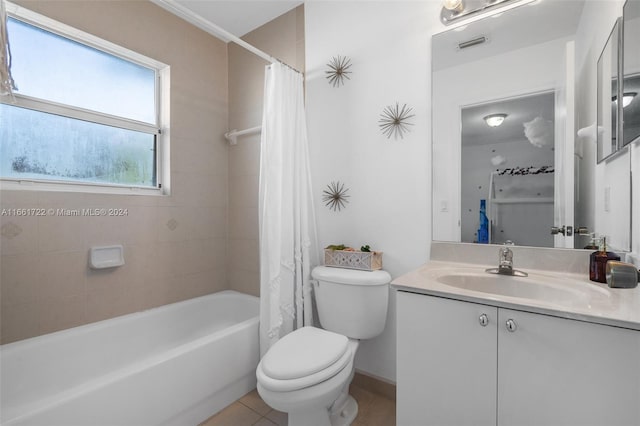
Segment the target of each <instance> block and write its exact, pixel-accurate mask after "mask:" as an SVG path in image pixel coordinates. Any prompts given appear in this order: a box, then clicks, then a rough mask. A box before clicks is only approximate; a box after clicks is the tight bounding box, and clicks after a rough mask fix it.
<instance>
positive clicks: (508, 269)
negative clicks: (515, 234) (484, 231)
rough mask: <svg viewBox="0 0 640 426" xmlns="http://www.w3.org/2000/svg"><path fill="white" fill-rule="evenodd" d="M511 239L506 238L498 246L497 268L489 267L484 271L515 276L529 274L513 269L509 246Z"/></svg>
mask: <svg viewBox="0 0 640 426" xmlns="http://www.w3.org/2000/svg"><path fill="white" fill-rule="evenodd" d="M512 245H514V244H513V241H509V240H507V241H506V242H505V243H504V246H502V247H501V248H500V251H499V252H498V255H499V261H498V267H497V268H489V269H487V270H486V271H487V272H488V273H490V274H500V275H512V276H516V277H526V276H528V275H529V274H527V273H526V272H522V271H518V270H517V269H513V250H511V249H510V248H509V246H512Z"/></svg>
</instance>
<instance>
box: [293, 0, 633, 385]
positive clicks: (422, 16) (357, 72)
mask: <svg viewBox="0 0 640 426" xmlns="http://www.w3.org/2000/svg"><path fill="white" fill-rule="evenodd" d="M616 1H617V0H616ZM616 1H613V2H612V1H588V2H587V6H586V7H585V13H586V14H587V15H586V16H587V17H586V18H585V17H583V19H582V23H581V28H580V29H579V34H578V37H579V38H580V40H579V41H577V42H576V64H577V68H576V70H577V72H576V74H577V76H576V78H577V84H576V94H577V100H576V106H577V111H576V124H577V127H576V129H577V128H581V127H585V126H586V125H589V124H592V123H593V122H594V121H595V76H594V73H595V63H596V60H597V55H598V54H599V52H600V50H601V48H602V46H603V45H604V40H603V34H604V39H606V35H608V31H609V29H610V24H611V23H612V22H613V21H610V22H609V17H610V16H611V13H609V11H608V8H611V7H613V8H614V9H615V8H616V7H617V5H616ZM618 3H619V2H618ZM440 7H441V3H440V2H435V1H434V2H402V1H387V2H308V3H307V4H306V6H305V16H306V19H305V23H306V26H305V30H306V55H307V61H306V64H307V65H306V66H307V75H306V77H307V115H308V127H309V138H310V144H311V156H312V171H313V174H314V175H313V179H314V180H313V181H314V187H315V188H316V189H315V191H316V193H317V194H318V195H317V197H318V198H317V211H318V215H317V217H318V226H319V233H320V238H321V244H322V245H325V246H326V245H328V244H331V243H338V242H344V243H345V244H348V245H354V246H357V245H360V244H363V243H367V244H370V245H371V246H372V247H375V248H376V249H380V250H383V251H384V252H385V254H384V265H385V269H387V270H389V271H390V272H391V274H392V276H394V277H396V276H398V275H400V274H402V273H404V272H407V271H409V270H411V269H413V268H415V267H417V266H418V265H419V264H421V263H423V262H424V261H425V260H426V259H427V258H428V254H429V253H428V251H429V249H428V244H429V241H430V240H431V208H432V206H431V170H430V169H431V156H432V153H431V148H432V147H431V146H430V142H429V141H430V139H431V125H432V120H431V94H432V87H431V84H430V83H431V77H430V74H431V63H430V60H431V59H430V58H431V53H430V48H431V47H430V40H429V39H430V36H431V35H432V34H433V33H435V32H439V31H441V30H442V29H443V26H442V25H441V24H440V23H439V21H438V16H439V13H440ZM592 8H593V9H592ZM604 21H607V22H604ZM605 33H606V34H605ZM336 55H346V56H348V57H350V58H351V60H352V64H353V65H352V68H351V71H352V72H353V73H352V74H350V77H351V80H348V81H347V82H346V84H345V85H344V86H343V87H340V88H333V87H331V86H330V85H329V84H328V83H327V81H326V79H325V71H326V69H327V65H326V64H327V63H328V62H329V61H330V60H331V58H332V57H333V56H336ZM547 74H548V69H544V68H543V71H542V72H541V73H540V74H539V75H540V76H541V77H543V78H544V77H545V75H546V77H551V78H553V76H548V75H547ZM519 77H520V78H521V79H522V76H519ZM437 88H438V86H437V85H434V86H433V90H436V89H437ZM396 101H397V102H400V103H401V104H402V103H405V102H406V103H407V104H409V105H410V106H412V107H414V112H415V114H416V117H414V119H413V123H414V126H412V127H411V133H409V134H408V135H407V136H406V137H405V138H404V140H398V141H395V140H393V139H392V140H387V139H386V138H384V137H382V136H381V134H380V132H379V131H378V128H377V120H378V119H379V114H380V112H381V110H382V109H383V108H384V107H385V106H386V105H390V104H394V103H395V102H396ZM440 107H441V105H440V104H439V108H440ZM439 108H438V109H439ZM592 110H593V111H592ZM435 112H437V111H434V113H435ZM447 141H448V140H446V139H445V142H447ZM583 148H584V149H583V153H584V154H585V155H589V153H590V147H583ZM433 149H434V150H436V149H437V146H433ZM638 155H639V154H637V150H636V151H635V160H636V163H635V165H634V167H635V169H636V170H637V168H638V167H639V166H638V161H637V159H638ZM434 166H438V165H434ZM441 166H443V167H445V168H447V167H457V162H454V161H453V160H451V161H447V162H444V163H443V164H441ZM639 175H640V173H638V172H636V173H635V181H634V188H636V193H637V192H638V191H637V188H638V187H640V183H639V182H638V181H637V180H638V176H639ZM335 180H340V181H341V182H344V183H345V184H346V186H347V187H349V188H350V192H349V194H350V195H351V198H350V199H349V200H350V203H349V204H348V205H347V208H346V209H345V210H343V211H341V212H333V211H329V210H328V209H327V208H325V207H324V206H323V204H322V202H321V199H320V193H321V191H322V189H324V187H325V186H326V185H327V184H328V183H330V182H331V181H335ZM593 180H595V178H594V179H593ZM593 180H592V182H593ZM448 188H450V186H449V185H448V184H443V183H442V182H440V183H438V184H435V185H434V190H437V191H440V192H441V193H442V194H446V193H447V191H449V193H450V189H448ZM587 195H588V194H583V201H586V202H587V203H588V202H589V200H584V198H588V196H587ZM638 204H639V203H637V202H636V203H635V205H634V212H633V214H634V217H640V208H639V207H638ZM438 205H439V204H438ZM636 222H637V221H636ZM445 226H446V225H443V226H440V225H435V226H434V228H433V229H434V231H438V232H439V231H440V230H442V229H445V232H447V231H446V228H445ZM634 226H636V228H635V230H634V241H638V240H639V239H640V236H639V235H638V234H639V233H640V226H638V225H634ZM637 244H638V243H636V250H638V245H637ZM392 296H393V294H392ZM356 367H357V368H358V369H360V370H362V371H365V372H367V373H369V374H373V375H377V376H379V377H381V378H385V379H388V380H391V381H393V380H395V300H394V298H393V297H392V300H391V304H390V311H389V316H388V323H387V328H386V330H385V332H384V334H383V335H382V336H380V337H378V338H377V339H374V340H372V341H369V342H363V343H362V345H361V348H360V350H359V352H358V356H357V359H356Z"/></svg>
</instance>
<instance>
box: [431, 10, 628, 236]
mask: <svg viewBox="0 0 640 426" xmlns="http://www.w3.org/2000/svg"><path fill="white" fill-rule="evenodd" d="M634 1H635V0H634ZM605 3H607V2H603V4H605ZM584 7H585V1H583V0H565V1H542V2H541V1H534V2H529V3H526V4H521V5H519V6H516V7H513V8H512V9H510V10H507V11H505V12H503V13H499V14H497V15H493V16H491V17H485V18H483V19H479V20H477V21H473V22H471V23H469V24H467V25H460V26H458V27H456V28H454V29H451V30H448V31H445V32H442V33H439V34H436V35H434V36H433V38H432V88H433V89H432V96H433V97H432V106H433V107H432V114H433V120H432V122H433V135H432V138H433V145H432V146H433V163H432V173H433V200H432V206H433V212H432V213H433V214H432V218H433V224H432V225H433V229H432V232H433V239H434V240H438V241H457V242H469V243H474V242H475V243H492V244H501V243H504V242H506V241H507V240H510V241H512V242H514V243H515V244H517V245H528V246H538V247H569V248H574V247H575V248H583V247H584V246H585V245H587V244H588V243H589V238H588V236H581V235H580V236H579V235H577V234H576V233H575V232H574V230H577V229H578V228H579V227H584V228H585V229H587V230H588V231H589V232H594V231H596V232H598V229H594V228H596V222H597V220H596V219H595V216H596V214H595V210H596V205H598V204H599V201H595V199H596V198H598V197H600V195H601V194H595V191H596V188H595V187H596V183H595V181H596V179H597V176H599V175H598V173H597V171H596V168H597V166H596V160H595V149H596V142H595V138H594V140H593V141H592V142H591V145H592V147H589V149H590V151H591V157H590V158H588V159H583V158H582V157H583V155H582V149H578V148H577V145H575V144H576V140H575V138H576V124H575V123H576V117H575V113H576V112H575V111H574V107H575V105H576V98H575V97H576V81H575V80H576V74H577V71H576V69H575V59H574V55H575V45H576V40H575V37H576V31H577V30H578V27H579V25H580V19H581V16H582V12H583V9H584ZM603 7H609V6H608V5H605V6H603ZM609 28H610V27H609ZM600 50H602V46H600V47H599V48H598V51H600ZM595 65H596V64H595V62H594V63H593V66H592V67H593V74H594V78H593V80H595V73H596V67H595ZM578 95H580V94H578ZM591 104H592V108H593V109H594V112H593V114H592V115H593V116H594V117H595V108H596V101H595V99H593V100H592V101H591ZM593 120H594V123H593V124H594V126H593V127H594V129H595V118H594V119H593ZM589 124H591V123H589ZM579 158H580V159H583V160H584V161H583V162H582V163H580V164H578V159H579ZM628 165H629V161H628V160H627V161H626V169H625V170H622V171H621V172H620V175H622V176H624V174H625V173H627V174H628ZM627 180H628V179H627ZM621 193H624V191H621ZM585 194H586V195H585ZM596 195H598V197H596ZM614 195H615V196H618V194H617V192H616V193H615V194H614ZM626 197H627V199H626V201H625V203H626V204H627V205H630V202H631V201H630V194H629V193H628V192H627V194H626ZM578 198H581V199H580V200H578ZM585 199H588V200H587V201H588V202H586V201H585ZM598 200H599V198H598ZM626 210H627V211H626V215H623V216H621V217H620V218H619V219H620V220H619V221H618V222H619V223H618V225H620V226H622V227H623V228H624V226H626V232H627V233H628V234H630V232H631V231H630V217H629V216H630V213H629V210H630V209H626ZM625 223H626V225H624V224H625ZM552 229H554V231H555V234H553V235H552Z"/></svg>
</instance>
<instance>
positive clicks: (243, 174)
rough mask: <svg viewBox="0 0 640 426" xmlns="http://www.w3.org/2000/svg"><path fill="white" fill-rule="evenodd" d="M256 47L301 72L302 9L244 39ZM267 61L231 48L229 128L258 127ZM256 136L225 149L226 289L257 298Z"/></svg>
mask: <svg viewBox="0 0 640 426" xmlns="http://www.w3.org/2000/svg"><path fill="white" fill-rule="evenodd" d="M243 39H245V40H246V41H247V42H249V43H251V44H253V45H254V46H256V47H257V48H259V49H261V50H263V51H265V52H267V53H268V54H270V55H272V56H275V57H276V58H278V59H280V60H281V61H283V62H285V63H287V64H289V65H291V66H293V67H295V68H296V69H298V70H300V71H304V6H299V7H298V8H296V9H293V10H291V11H289V12H288V13H285V14H284V15H282V16H280V17H278V18H276V19H274V20H273V21H271V22H269V23H267V24H266V25H264V26H262V27H260V28H258V29H256V30H254V31H252V32H250V33H249V34H247V35H246V36H245V37H243ZM265 65H267V62H266V61H264V60H262V59H260V58H259V57H257V56H255V55H254V54H252V53H249V52H247V51H246V50H245V49H243V48H241V47H239V46H237V45H235V44H233V43H230V44H229V129H237V130H243V129H247V128H251V127H255V126H259V125H260V124H261V123H262V101H263V91H264V67H265ZM259 171H260V134H254V135H246V136H240V137H238V144H237V145H234V146H231V147H230V148H229V264H228V274H229V286H230V287H231V288H232V289H234V290H238V291H242V292H245V293H249V294H253V295H256V296H258V295H259V294H260V275H259V273H260V263H259V256H258V176H259Z"/></svg>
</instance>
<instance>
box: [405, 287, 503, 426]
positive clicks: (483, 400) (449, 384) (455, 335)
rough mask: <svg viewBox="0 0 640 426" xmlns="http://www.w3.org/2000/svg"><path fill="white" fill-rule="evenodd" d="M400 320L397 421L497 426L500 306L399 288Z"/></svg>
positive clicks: (412, 425) (416, 424) (441, 425)
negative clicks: (483, 321)
mask: <svg viewBox="0 0 640 426" xmlns="http://www.w3.org/2000/svg"><path fill="white" fill-rule="evenodd" d="M482 315H485V316H486V320H487V323H486V325H481V323H480V321H481V319H480V317H481V316H482ZM397 318H398V330H397V333H398V337H397V338H398V342H397V351H398V353H397V366H398V371H397V424H398V425H399V426H419V425H438V426H446V425H452V426H464V425H472V426H483V425H491V426H495V425H496V352H497V339H496V338H497V330H496V319H497V308H495V307H491V306H484V305H477V304H474V303H466V302H459V301H453V300H449V299H443V298H438V297H431V296H425V295H418V294H413V293H406V292H398V298H397ZM483 318H484V317H483Z"/></svg>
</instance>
